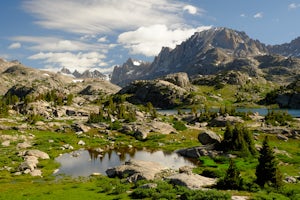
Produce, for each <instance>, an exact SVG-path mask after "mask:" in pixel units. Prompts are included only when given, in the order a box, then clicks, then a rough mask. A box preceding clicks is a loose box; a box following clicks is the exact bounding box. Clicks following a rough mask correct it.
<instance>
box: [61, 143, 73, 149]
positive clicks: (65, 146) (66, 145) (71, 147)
mask: <svg viewBox="0 0 300 200" xmlns="http://www.w3.org/2000/svg"><path fill="white" fill-rule="evenodd" d="M62 149H63V150H65V149H69V150H73V149H74V147H73V146H71V145H70V144H64V145H63V146H62Z"/></svg>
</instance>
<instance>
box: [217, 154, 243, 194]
mask: <svg viewBox="0 0 300 200" xmlns="http://www.w3.org/2000/svg"><path fill="white" fill-rule="evenodd" d="M242 181H243V180H242V178H241V176H240V171H239V170H238V168H237V166H236V165H235V163H234V162H233V160H232V159H231V160H230V163H229V167H228V169H227V171H226V175H225V177H224V178H223V179H220V180H219V181H218V183H217V187H218V188H220V189H234V190H238V189H241V186H242Z"/></svg>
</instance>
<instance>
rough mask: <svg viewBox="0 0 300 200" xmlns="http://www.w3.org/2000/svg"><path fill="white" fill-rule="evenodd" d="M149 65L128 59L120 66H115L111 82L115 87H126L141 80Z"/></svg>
mask: <svg viewBox="0 0 300 200" xmlns="http://www.w3.org/2000/svg"><path fill="white" fill-rule="evenodd" d="M150 64H151V63H149V62H144V61H140V60H135V59H132V58H129V59H128V60H127V61H126V62H125V63H124V64H123V65H122V66H115V67H114V70H113V73H112V77H111V82H112V83H114V84H117V85H122V86H124V85H126V84H127V83H129V82H131V81H133V80H136V79H139V78H142V77H143V76H144V75H145V72H147V71H148V68H149V66H150Z"/></svg>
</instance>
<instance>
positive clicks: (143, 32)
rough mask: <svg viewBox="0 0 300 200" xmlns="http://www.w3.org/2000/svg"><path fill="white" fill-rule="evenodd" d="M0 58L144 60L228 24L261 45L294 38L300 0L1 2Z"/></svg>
mask: <svg viewBox="0 0 300 200" xmlns="http://www.w3.org/2000/svg"><path fill="white" fill-rule="evenodd" d="M0 6H1V12H0V25H1V31H0V57H1V58H4V59H6V60H15V59H17V60H19V61H20V62H22V63H23V64H25V65H27V66H30V67H34V68H43V69H48V70H59V69H61V68H62V67H67V68H69V69H70V70H75V69H78V70H79V71H83V70H85V69H96V68H97V69H98V70H100V71H102V72H104V73H109V72H110V71H111V70H112V67H113V66H114V65H117V64H122V63H123V62H125V61H126V60H127V58H129V57H132V58H136V59H142V60H146V61H152V60H153V59H154V56H155V55H157V54H158V53H159V51H160V49H161V48H162V46H169V47H172V48H174V47H175V46H176V45H177V44H180V43H181V42H182V41H184V40H186V39H187V38H189V37H190V36H191V35H192V34H193V33H194V32H195V31H202V30H205V29H207V28H210V27H228V28H232V29H235V30H239V31H245V32H246V33H247V34H248V35H249V36H250V37H252V38H254V39H258V40H260V41H261V42H263V43H266V44H281V43H285V42H290V41H291V40H292V39H295V38H296V37H298V36H300V26H299V22H298V21H299V19H300V0H226V1H225V0H186V1H183V0H126V1H125V0H13V1H1V2H0Z"/></svg>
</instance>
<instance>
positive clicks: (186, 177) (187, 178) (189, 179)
mask: <svg viewBox="0 0 300 200" xmlns="http://www.w3.org/2000/svg"><path fill="white" fill-rule="evenodd" d="M166 179H167V180H169V181H170V183H172V184H174V185H180V186H185V187H187V188H189V189H191V190H195V189H196V190H198V189H203V188H204V187H209V186H212V185H215V184H216V182H217V179H214V178H207V177H204V176H201V175H198V174H187V173H180V174H175V175H172V176H169V177H167V178H166Z"/></svg>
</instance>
